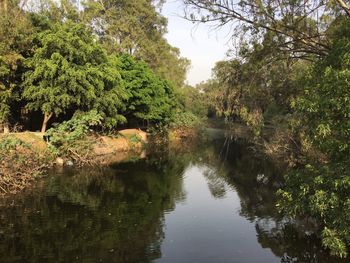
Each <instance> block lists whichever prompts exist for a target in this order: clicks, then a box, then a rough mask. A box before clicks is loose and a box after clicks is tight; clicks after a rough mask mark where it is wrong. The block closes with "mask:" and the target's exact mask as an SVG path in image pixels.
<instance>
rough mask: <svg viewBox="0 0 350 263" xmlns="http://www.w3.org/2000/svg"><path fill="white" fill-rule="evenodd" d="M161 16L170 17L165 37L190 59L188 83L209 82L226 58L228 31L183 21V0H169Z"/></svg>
mask: <svg viewBox="0 0 350 263" xmlns="http://www.w3.org/2000/svg"><path fill="white" fill-rule="evenodd" d="M162 13H163V15H164V16H166V17H167V18H168V22H169V24H168V31H169V33H168V34H167V35H166V38H167V39H168V41H169V42H170V44H171V45H173V46H175V47H178V48H179V49H180V50H181V55H182V56H184V57H186V58H188V59H190V60H191V63H192V64H191V69H190V71H189V73H188V76H187V80H188V82H189V84H191V85H194V84H197V83H199V82H201V81H204V80H207V79H208V78H210V76H211V69H212V68H213V67H214V65H215V62H216V61H219V60H222V59H224V58H225V55H226V51H227V50H228V42H229V37H228V36H227V35H228V32H227V31H228V30H226V32H225V30H221V31H214V30H212V29H211V28H209V27H208V26H205V25H200V26H198V27H197V26H195V25H194V24H192V23H191V22H189V21H186V20H185V19H183V18H181V17H180V16H181V15H182V14H183V6H182V0H167V2H166V4H165V5H164V7H163V10H162Z"/></svg>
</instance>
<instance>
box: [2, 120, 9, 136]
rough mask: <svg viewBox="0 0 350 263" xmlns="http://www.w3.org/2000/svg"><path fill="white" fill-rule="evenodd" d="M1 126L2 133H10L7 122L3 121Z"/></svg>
mask: <svg viewBox="0 0 350 263" xmlns="http://www.w3.org/2000/svg"><path fill="white" fill-rule="evenodd" d="M3 126H4V133H5V134H7V133H10V127H9V124H8V122H4V123H3Z"/></svg>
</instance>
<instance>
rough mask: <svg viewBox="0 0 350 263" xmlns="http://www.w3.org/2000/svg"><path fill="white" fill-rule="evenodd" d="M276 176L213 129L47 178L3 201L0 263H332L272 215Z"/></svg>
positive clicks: (307, 233)
mask: <svg viewBox="0 0 350 263" xmlns="http://www.w3.org/2000/svg"><path fill="white" fill-rule="evenodd" d="M281 173H282V172H281V169H280V168H277V166H276V165H274V164H273V163H271V162H270V161H269V160H268V159H267V158H266V157H264V156H259V155H257V154H256V153H254V151H252V150H251V148H250V145H248V144H247V143H246V142H244V141H241V140H235V139H234V138H231V137H230V138H227V136H226V137H225V136H223V134H222V132H221V131H218V130H210V131H209V132H208V135H207V136H205V137H204V138H202V139H201V140H195V141H191V142H190V141H188V142H185V143H183V144H179V145H170V146H168V147H164V148H160V147H158V148H157V149H156V150H153V151H151V152H150V153H149V155H148V157H147V158H146V159H144V160H139V161H133V162H128V163H122V164H115V165H112V166H111V167H106V168H103V169H101V168H94V169H91V168H90V169H81V170H65V171H63V172H61V173H58V172H56V173H54V174H52V175H50V176H49V177H48V178H46V179H45V180H43V181H41V182H40V183H38V184H37V186H36V187H35V188H33V189H31V190H28V191H27V192H26V193H24V194H23V195H21V196H18V197H16V198H15V199H14V200H3V204H2V206H1V207H0V211H1V214H0V228H1V229H0V261H1V262H340V261H339V260H338V259H334V258H331V257H329V256H328V254H327V252H326V251H324V250H323V249H322V248H321V244H320V240H319V238H318V236H317V234H316V233H317V231H314V229H312V227H310V226H308V225H307V224H305V222H296V221H291V220H288V219H286V218H284V217H283V216H281V215H279V214H278V213H277V211H276V209H275V201H276V200H275V195H274V192H275V190H276V189H277V188H278V187H279V185H280V175H281ZM6 202H7V203H6Z"/></svg>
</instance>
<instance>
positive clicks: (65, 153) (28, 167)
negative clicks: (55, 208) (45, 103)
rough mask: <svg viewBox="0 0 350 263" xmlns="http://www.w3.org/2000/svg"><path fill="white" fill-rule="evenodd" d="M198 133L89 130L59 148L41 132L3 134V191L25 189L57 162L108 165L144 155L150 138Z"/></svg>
mask: <svg viewBox="0 0 350 263" xmlns="http://www.w3.org/2000/svg"><path fill="white" fill-rule="evenodd" d="M196 135H197V132H196V130H195V129H171V130H168V131H167V132H166V135H165V134H156V135H154V136H151V135H150V134H149V133H147V132H145V131H142V130H140V129H125V130H120V131H118V132H117V133H116V134H115V135H110V136H107V135H99V134H89V135H87V136H84V137H83V138H81V139H79V140H76V141H74V142H73V143H72V144H69V145H61V147H62V148H63V150H59V151H57V149H58V148H57V147H53V145H52V144H51V142H50V140H49V139H48V138H46V137H45V136H43V134H42V133H39V132H18V133H9V134H0V195H7V194H16V193H18V192H20V191H22V190H23V189H24V188H26V187H28V186H30V185H31V184H32V182H33V181H34V180H35V179H36V178H40V177H42V176H45V174H46V171H48V170H49V169H51V168H53V167H55V166H56V167H64V166H78V167H81V166H89V165H90V166H99V165H102V166H106V165H110V164H113V163H120V162H124V161H128V160H130V159H142V158H145V157H146V148H147V146H149V144H150V141H152V144H154V145H155V147H157V141H160V142H161V143H163V141H164V140H166V141H170V142H174V143H179V142H181V141H182V140H186V139H190V138H193V137H195V136H196ZM154 137H157V138H158V139H155V138H154ZM159 138H160V139H159ZM158 146H159V145H158Z"/></svg>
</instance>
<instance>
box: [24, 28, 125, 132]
mask: <svg viewBox="0 0 350 263" xmlns="http://www.w3.org/2000/svg"><path fill="white" fill-rule="evenodd" d="M36 40H37V41H38V43H39V44H38V47H37V48H36V49H35V51H34V55H33V57H30V58H28V59H27V60H26V65H27V67H28V71H27V72H26V73H25V81H24V92H23V97H24V98H25V99H26V100H27V101H28V104H27V107H28V108H29V109H32V110H40V111H42V113H43V114H44V120H43V124H42V128H41V132H45V130H46V127H47V124H48V122H49V120H50V119H51V117H52V116H53V115H56V116H58V115H60V114H62V113H65V112H66V111H67V110H72V109H73V110H74V109H78V108H79V109H83V110H89V109H93V108H97V109H98V110H101V111H105V110H106V114H107V115H109V116H108V117H113V119H110V124H116V123H117V122H118V121H121V120H123V118H122V117H121V116H118V115H117V112H116V111H117V109H119V108H120V107H121V106H122V103H121V101H122V100H123V99H124V98H125V97H126V95H125V93H123V89H122V88H121V86H120V85H121V83H120V80H121V79H120V75H119V74H118V72H117V71H116V65H113V64H115V62H113V61H112V60H113V59H108V56H107V55H106V53H105V51H104V50H103V48H102V47H101V46H100V45H99V44H97V43H96V40H95V39H94V38H93V37H92V34H91V32H89V31H88V30H87V29H86V28H85V26H83V25H82V24H76V23H73V22H70V21H67V22H64V23H63V24H57V23H56V24H53V25H52V26H51V27H50V28H49V29H48V30H45V31H41V32H39V33H38V34H37V39H36Z"/></svg>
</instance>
